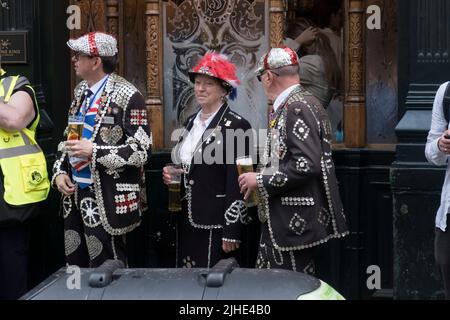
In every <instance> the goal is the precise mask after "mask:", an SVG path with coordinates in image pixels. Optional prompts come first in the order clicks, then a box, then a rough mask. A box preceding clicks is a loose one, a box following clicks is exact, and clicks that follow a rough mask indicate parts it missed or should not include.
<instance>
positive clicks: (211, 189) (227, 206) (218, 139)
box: [163, 52, 256, 268]
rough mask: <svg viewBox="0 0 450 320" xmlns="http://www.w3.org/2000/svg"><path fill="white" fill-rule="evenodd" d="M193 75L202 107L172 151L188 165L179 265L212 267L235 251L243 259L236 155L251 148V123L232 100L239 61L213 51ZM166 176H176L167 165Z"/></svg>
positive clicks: (179, 224)
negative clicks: (233, 107) (232, 106)
mask: <svg viewBox="0 0 450 320" xmlns="http://www.w3.org/2000/svg"><path fill="white" fill-rule="evenodd" d="M189 75H190V79H191V81H192V82H193V83H194V91H195V97H196V100H197V102H198V104H199V106H200V110H199V111H198V112H197V113H195V114H193V115H192V116H191V117H189V118H188V119H187V121H186V123H185V124H184V130H183V132H182V134H181V137H180V139H179V140H178V143H177V145H176V146H175V148H174V149H173V151H172V160H173V162H175V163H181V164H182V167H183V169H182V170H181V171H182V175H183V178H182V191H181V192H182V194H181V197H182V211H181V212H178V213H175V214H177V215H178V216H177V228H176V229H177V230H176V232H177V244H176V246H177V248H176V249H177V250H176V252H177V261H176V265H177V267H204V268H209V267H212V266H213V265H214V264H215V263H217V262H218V261H219V260H220V259H222V258H228V257H230V256H234V257H236V258H237V260H238V262H240V263H241V262H243V261H244V260H245V257H244V256H243V255H244V250H243V249H242V245H243V239H244V238H245V237H244V233H245V230H246V224H247V222H248V220H249V219H248V214H247V208H246V206H245V202H244V201H243V196H242V195H241V194H240V190H239V185H238V180H237V179H238V172H237V168H236V165H235V161H236V158H237V157H239V156H244V155H247V154H248V152H249V147H248V145H249V140H246V141H247V143H246V142H245V141H244V140H245V139H243V137H244V135H245V133H247V134H249V133H250V132H251V131H250V130H251V127H250V124H249V122H248V121H247V120H245V119H244V118H242V117H241V116H240V115H238V114H236V113H234V112H233V111H231V109H230V107H229V105H228V103H227V98H228V97H230V98H234V96H235V94H236V86H237V85H238V84H239V80H238V79H237V77H236V67H235V66H234V65H233V64H232V63H231V62H230V61H228V59H227V58H226V56H224V55H220V54H217V53H215V52H208V53H206V54H205V56H204V57H203V58H202V59H201V61H200V62H199V63H198V64H197V66H195V67H194V68H193V69H192V70H191V71H190V72H189ZM239 129H241V130H239ZM247 130H248V131H247ZM163 179H164V183H165V184H169V183H170V181H171V177H170V174H169V172H168V170H167V168H164V173H163ZM255 250H256V249H255Z"/></svg>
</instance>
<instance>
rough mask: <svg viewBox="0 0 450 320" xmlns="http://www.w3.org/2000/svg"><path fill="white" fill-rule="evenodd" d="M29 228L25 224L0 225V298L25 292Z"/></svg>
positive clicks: (18, 295) (14, 296) (14, 297)
mask: <svg viewBox="0 0 450 320" xmlns="http://www.w3.org/2000/svg"><path fill="white" fill-rule="evenodd" d="M29 247H30V230H29V227H28V225H26V224H16V225H13V226H9V227H0V300H15V299H18V298H20V297H21V296H22V295H24V294H25V293H26V292H27V289H28V288H27V285H28V255H29Z"/></svg>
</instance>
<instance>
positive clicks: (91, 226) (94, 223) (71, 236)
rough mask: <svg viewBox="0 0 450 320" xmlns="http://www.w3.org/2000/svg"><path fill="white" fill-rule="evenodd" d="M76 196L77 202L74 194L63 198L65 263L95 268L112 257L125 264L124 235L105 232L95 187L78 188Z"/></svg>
mask: <svg viewBox="0 0 450 320" xmlns="http://www.w3.org/2000/svg"><path fill="white" fill-rule="evenodd" d="M77 198H78V201H77V203H75V201H74V200H73V197H68V198H65V199H64V201H63V207H64V236H65V250H66V262H67V263H68V264H69V265H76V266H79V267H81V268H88V267H89V268H96V267H98V266H100V265H101V264H102V263H103V262H105V261H106V260H110V259H111V260H121V261H122V262H123V263H124V264H125V265H126V264H127V259H126V249H125V236H113V235H111V234H109V233H108V232H106V230H105V228H104V227H103V225H102V221H101V218H100V213H99V212H100V210H99V208H98V206H97V201H96V199H95V194H94V192H93V190H91V189H90V188H86V189H78V197H77Z"/></svg>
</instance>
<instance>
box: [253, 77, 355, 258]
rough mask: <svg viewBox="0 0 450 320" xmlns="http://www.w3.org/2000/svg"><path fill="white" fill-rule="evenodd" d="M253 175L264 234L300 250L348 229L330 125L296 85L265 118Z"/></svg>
mask: <svg viewBox="0 0 450 320" xmlns="http://www.w3.org/2000/svg"><path fill="white" fill-rule="evenodd" d="M270 127H271V130H269V134H268V143H267V144H266V150H265V153H264V156H263V160H262V162H263V163H262V166H261V168H260V173H259V174H258V175H257V182H258V188H259V193H260V198H261V201H260V206H259V216H260V219H261V220H262V221H263V222H264V223H267V225H266V227H267V229H266V230H268V232H266V236H267V237H266V239H263V240H265V241H268V242H269V243H271V245H273V246H274V247H275V248H277V249H279V250H282V251H289V250H301V249H304V248H309V247H313V246H316V245H319V244H321V243H324V242H326V241H328V240H329V239H330V238H338V237H342V236H345V235H346V234H347V233H348V231H347V226H346V221H345V216H344V212H343V209H342V203H341V199H340V196H339V189H338V184H337V180H336V175H335V169H334V163H333V159H332V157H331V125H330V122H329V119H328V115H327V113H326V111H325V110H324V109H323V107H322V106H321V105H320V103H319V102H318V100H317V99H316V98H314V97H313V96H312V95H311V94H310V93H308V92H307V91H305V90H304V89H303V88H302V87H301V86H300V85H298V86H297V87H296V88H295V89H294V90H293V91H292V92H291V93H290V95H289V96H288V98H287V99H286V102H285V104H284V105H281V106H280V107H279V108H278V109H277V111H276V115H275V119H274V120H273V122H272V123H271V124H270Z"/></svg>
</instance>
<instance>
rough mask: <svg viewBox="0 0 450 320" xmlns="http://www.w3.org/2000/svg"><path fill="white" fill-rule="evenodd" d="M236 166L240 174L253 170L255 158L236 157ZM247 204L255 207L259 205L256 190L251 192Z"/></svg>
mask: <svg viewBox="0 0 450 320" xmlns="http://www.w3.org/2000/svg"><path fill="white" fill-rule="evenodd" d="M236 166H237V170H238V174H239V175H242V174H244V173H249V172H253V160H252V158H251V157H240V158H237V159H236ZM245 205H246V206H247V207H248V208H250V207H255V206H257V205H258V195H257V193H256V192H255V191H252V193H250V196H249V198H248V199H247V200H246V201H245Z"/></svg>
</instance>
